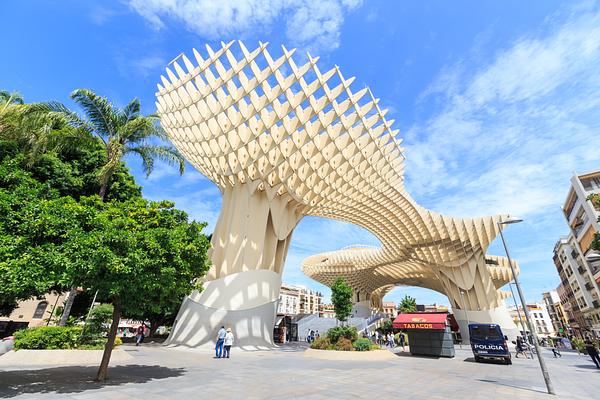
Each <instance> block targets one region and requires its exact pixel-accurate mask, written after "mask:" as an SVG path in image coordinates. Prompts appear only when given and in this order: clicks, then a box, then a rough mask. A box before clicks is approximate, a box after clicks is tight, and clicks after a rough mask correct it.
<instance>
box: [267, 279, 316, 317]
mask: <svg viewBox="0 0 600 400" xmlns="http://www.w3.org/2000/svg"><path fill="white" fill-rule="evenodd" d="M322 300H323V295H322V294H321V293H319V292H316V291H314V290H310V289H308V288H307V287H306V286H301V285H289V284H286V283H283V284H282V285H281V290H280V291H279V304H278V305H277V314H286V315H295V314H317V315H318V314H319V312H320V309H321V302H322Z"/></svg>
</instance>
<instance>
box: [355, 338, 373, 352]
mask: <svg viewBox="0 0 600 400" xmlns="http://www.w3.org/2000/svg"><path fill="white" fill-rule="evenodd" d="M372 345H373V343H371V340H369V339H367V338H360V339H356V341H355V342H354V343H353V344H352V347H354V350H356V351H369V350H371V346H372Z"/></svg>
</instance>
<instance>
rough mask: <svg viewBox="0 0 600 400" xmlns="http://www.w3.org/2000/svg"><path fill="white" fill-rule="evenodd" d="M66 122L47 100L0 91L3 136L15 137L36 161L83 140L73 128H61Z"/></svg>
mask: <svg viewBox="0 0 600 400" xmlns="http://www.w3.org/2000/svg"><path fill="white" fill-rule="evenodd" d="M66 123H67V121H66V120H65V118H64V115H63V114H62V113H61V112H54V111H53V110H52V109H50V108H48V107H47V105H46V104H45V103H29V104H28V103H25V101H24V100H23V97H22V96H21V95H20V94H19V93H17V92H12V93H11V92H8V91H5V90H0V139H1V140H14V141H16V142H17V143H19V147H20V149H21V150H22V151H23V152H24V153H25V154H27V157H28V164H30V165H31V164H33V163H34V162H35V161H36V160H37V159H38V157H39V156H40V155H41V154H44V153H46V152H47V151H52V150H59V149H61V148H63V147H66V146H67V145H71V146H75V145H77V144H79V143H81V141H82V140H84V137H83V136H82V135H79V134H78V133H77V132H73V130H66V131H62V130H60V129H61V128H62V127H64V126H65V125H66Z"/></svg>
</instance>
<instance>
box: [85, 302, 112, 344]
mask: <svg viewBox="0 0 600 400" xmlns="http://www.w3.org/2000/svg"><path fill="white" fill-rule="evenodd" d="M112 313H113V306H112V304H99V305H97V306H95V307H94V308H92V311H90V317H89V318H88V319H87V321H86V323H85V326H84V327H83V333H82V334H81V341H82V343H86V344H93V343H94V342H96V341H97V339H100V338H103V337H106V334H107V333H108V330H109V328H110V322H111V320H112ZM105 342H106V341H105Z"/></svg>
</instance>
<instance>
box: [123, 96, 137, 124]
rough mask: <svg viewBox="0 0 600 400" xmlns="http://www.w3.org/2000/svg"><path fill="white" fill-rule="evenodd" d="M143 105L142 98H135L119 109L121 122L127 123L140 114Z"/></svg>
mask: <svg viewBox="0 0 600 400" xmlns="http://www.w3.org/2000/svg"><path fill="white" fill-rule="evenodd" d="M140 110H141V105H140V100H139V99H137V98H135V99H133V100H131V101H130V102H129V104H127V105H126V106H125V107H123V108H122V109H121V110H119V116H120V121H119V122H121V124H125V123H127V122H129V121H131V120H132V119H134V118H136V117H137V116H138V115H140Z"/></svg>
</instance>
